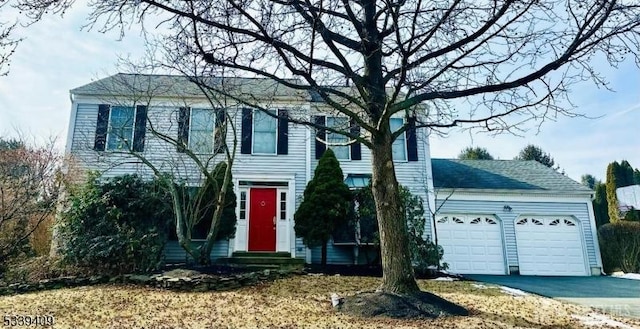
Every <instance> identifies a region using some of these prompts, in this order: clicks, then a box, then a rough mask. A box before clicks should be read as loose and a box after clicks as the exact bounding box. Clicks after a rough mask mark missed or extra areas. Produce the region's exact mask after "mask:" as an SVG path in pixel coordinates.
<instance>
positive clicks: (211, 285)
mask: <svg viewBox="0 0 640 329" xmlns="http://www.w3.org/2000/svg"><path fill="white" fill-rule="evenodd" d="M301 273H302V272H301V271H290V270H262V271H257V272H248V273H241V274H231V275H225V276H216V275H208V274H200V273H198V274H195V275H188V276H174V275H167V273H163V274H153V275H140V274H126V275H118V276H114V277H109V276H91V277H88V278H87V277H75V276H66V277H60V278H55V279H46V280H40V281H38V282H36V283H13V284H9V285H7V286H0V296H3V295H14V294H21V293H27V292H34V291H41V290H51V289H60V288H70V287H78V286H90V285H96V284H105V283H118V284H134V285H142V286H147V287H155V288H161V289H168V290H174V291H194V292H203V291H223V290H231V289H237V288H240V287H244V286H251V285H254V284H256V283H259V282H266V281H273V280H277V279H281V278H286V277H289V276H291V275H294V274H301Z"/></svg>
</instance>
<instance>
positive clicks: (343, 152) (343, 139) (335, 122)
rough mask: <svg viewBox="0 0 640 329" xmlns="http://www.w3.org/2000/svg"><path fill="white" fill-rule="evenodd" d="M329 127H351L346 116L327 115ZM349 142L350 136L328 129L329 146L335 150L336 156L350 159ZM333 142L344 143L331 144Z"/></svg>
mask: <svg viewBox="0 0 640 329" xmlns="http://www.w3.org/2000/svg"><path fill="white" fill-rule="evenodd" d="M327 127H330V128H334V129H338V130H345V131H346V129H347V128H348V127H349V119H348V118H344V117H327ZM347 142H349V138H348V137H347V136H345V135H340V134H336V133H333V132H330V131H327V143H328V144H329V145H327V147H328V148H330V149H331V150H333V153H335V155H336V158H338V159H342V160H348V159H350V154H349V149H350V147H349V145H346V143H347ZM331 144H344V145H331Z"/></svg>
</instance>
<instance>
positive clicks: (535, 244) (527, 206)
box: [66, 74, 602, 275]
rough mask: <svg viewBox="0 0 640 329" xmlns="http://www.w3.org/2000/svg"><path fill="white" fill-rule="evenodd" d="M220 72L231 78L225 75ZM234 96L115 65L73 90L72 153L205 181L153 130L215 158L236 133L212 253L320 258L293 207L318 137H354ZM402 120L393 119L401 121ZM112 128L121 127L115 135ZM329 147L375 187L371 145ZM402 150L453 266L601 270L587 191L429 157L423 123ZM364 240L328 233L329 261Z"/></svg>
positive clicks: (276, 104)
mask: <svg viewBox="0 0 640 329" xmlns="http://www.w3.org/2000/svg"><path fill="white" fill-rule="evenodd" d="M211 82H213V83H216V82H218V83H221V84H222V80H215V79H212V81H211ZM224 85H225V88H233V93H234V95H241V96H242V97H251V100H252V102H254V104H259V105H260V106H261V107H264V108H268V109H272V111H273V112H272V113H273V114H278V115H280V116H283V115H287V116H291V117H296V116H297V117H302V118H306V119H307V120H310V121H312V122H314V123H316V124H319V125H324V126H328V127H332V126H347V127H351V129H353V130H352V132H357V131H358V128H357V127H355V126H354V125H351V124H350V122H349V120H348V119H347V118H344V117H340V116H338V115H333V114H330V113H329V112H328V111H327V107H326V105H325V104H324V103H323V102H322V101H320V100H319V99H318V97H317V96H315V95H313V94H310V93H308V92H303V91H298V90H294V89H290V88H286V87H285V86H283V85H279V84H276V83H274V82H272V81H270V80H264V79H248V78H234V79H225V81H224ZM232 98H233V97H229V98H221V97H218V98H216V100H215V102H211V101H210V100H209V99H207V98H206V97H204V96H203V92H202V91H201V90H200V89H199V88H198V87H197V86H196V85H195V84H193V83H191V82H190V81H189V80H188V79H187V78H185V77H180V76H166V75H138V74H116V75H114V76H110V77H107V78H104V79H101V80H98V81H95V82H92V83H89V84H86V85H84V86H81V87H78V88H75V89H73V90H71V100H72V110H71V118H70V121H69V136H68V141H67V146H66V150H67V153H68V154H70V155H71V156H72V157H73V158H74V159H75V161H76V163H77V164H79V166H81V167H82V168H84V169H91V170H98V171H100V172H102V174H103V175H104V176H106V177H112V176H117V175H122V174H133V173H136V174H140V175H142V176H145V177H150V176H151V175H152V172H151V171H150V170H149V168H148V167H147V166H146V165H144V164H142V163H140V161H137V159H136V158H135V157H133V156H131V155H129V154H126V153H127V152H122V150H123V147H126V148H129V147H131V149H132V151H133V152H138V153H139V154H142V155H144V157H145V158H146V159H149V161H151V162H153V163H154V164H155V165H156V166H157V167H158V168H161V169H162V170H163V171H167V172H172V173H173V174H175V175H178V176H179V177H181V178H183V179H184V180H185V181H186V182H187V184H192V185H193V186H198V184H199V183H200V180H201V177H200V175H199V172H198V171H197V170H195V168H194V167H193V165H192V164H189V163H190V162H189V161H186V157H185V155H184V153H183V152H184V151H183V150H180V149H178V148H176V147H175V146H168V144H167V143H166V142H164V141H162V140H161V138H158V137H157V135H156V134H151V133H149V131H150V129H153V130H154V131H158V132H162V133H163V134H166V136H171V137H172V138H176V139H178V140H181V141H183V142H184V143H185V145H187V147H189V148H190V149H191V150H193V151H194V152H195V153H198V154H202V155H203V158H207V159H208V158H212V157H213V160H214V161H213V162H217V161H223V160H224V156H223V155H222V154H217V153H218V152H219V147H218V146H219V145H220V138H226V142H227V144H228V145H232V144H233V141H234V137H235V139H236V140H237V142H238V148H237V149H238V154H237V156H236V158H235V162H234V166H233V184H234V188H235V191H236V195H237V197H238V206H237V212H236V213H237V217H238V222H237V227H236V234H235V237H234V238H233V239H231V240H229V241H227V240H222V241H218V242H216V245H215V247H214V250H213V252H212V254H211V258H212V259H217V258H223V257H229V256H231V255H233V254H234V253H238V252H278V253H279V254H280V255H287V256H288V257H292V258H298V259H303V260H305V261H306V262H307V263H316V262H319V260H320V250H319V248H307V247H306V246H305V245H304V244H303V243H302V240H301V239H300V238H298V237H296V236H295V232H294V229H293V227H294V223H293V214H294V212H295V210H296V207H297V206H298V205H299V203H300V201H301V196H302V194H303V191H304V188H305V186H306V184H307V182H308V181H309V180H310V179H311V178H312V175H313V172H314V170H315V167H316V165H317V163H318V159H319V158H320V156H321V155H322V154H323V152H324V151H325V149H326V147H327V146H326V145H325V144H324V143H322V142H320V140H328V141H329V142H332V143H334V144H339V143H340V142H343V141H345V140H344V137H342V136H341V135H337V134H331V133H327V132H324V131H316V130H314V129H312V128H309V127H306V126H303V125H298V124H293V123H291V122H287V121H285V120H279V119H277V118H275V117H272V116H269V115H266V114H265V113H263V112H261V111H258V110H255V109H252V108H251V107H248V106H246V105H240V104H238V103H236V102H234V101H232ZM212 104H214V105H212ZM220 108H225V109H226V111H220V110H219V109H220ZM226 115H228V116H229V117H228V118H227V117H225V116H226ZM225 119H229V120H228V122H232V124H233V125H232V126H233V129H229V127H227V129H226V132H225V133H221V131H224V130H220V129H219V123H220V122H223V121H224V120H225ZM404 120H405V118H403V117H397V118H392V121H391V124H392V128H393V127H400V126H402V125H403V124H404ZM114 127H118V130H119V131H120V136H115V134H114V133H113V131H114ZM233 131H236V134H235V135H234V134H233ZM123 132H124V135H125V138H124V139H125V140H126V143H123V137H122V133H123ZM225 135H226V136H225ZM329 147H331V148H332V149H333V150H334V152H335V154H336V156H337V157H338V159H339V161H340V165H341V167H342V170H343V172H344V175H345V182H346V183H347V184H348V185H350V186H351V187H352V188H358V187H362V186H365V185H366V184H367V183H368V180H369V177H370V173H371V158H370V152H369V151H368V150H367V148H366V147H361V145H360V144H358V143H355V144H351V145H347V146H329ZM393 158H394V162H395V168H396V175H397V178H398V181H399V182H400V183H401V184H402V185H404V186H406V187H408V188H409V189H410V190H411V192H412V193H414V194H416V195H419V196H421V197H422V198H423V199H424V200H425V204H427V205H428V206H429V208H430V209H431V211H432V212H435V213H436V216H435V218H434V219H433V220H431V219H430V220H428V221H427V222H428V223H429V224H428V225H427V227H426V230H425V231H426V233H425V234H426V235H428V236H429V237H430V238H431V239H432V240H434V239H437V240H438V243H439V244H440V245H442V246H443V247H444V250H445V256H444V260H445V261H446V262H447V263H448V264H449V266H450V269H451V271H452V272H456V273H463V274H471V273H477V274H503V275H508V274H517V273H520V274H530V275H598V274H600V272H601V268H602V264H601V259H600V252H599V249H598V243H597V235H596V230H595V221H594V215H593V210H592V207H591V195H592V193H593V191H591V190H590V189H588V188H585V187H583V186H581V185H580V184H578V183H576V182H575V181H572V180H571V179H569V178H567V177H566V176H563V175H561V174H559V173H557V172H555V171H554V170H552V169H549V168H547V167H544V166H542V165H540V164H538V163H536V162H532V161H482V160H478V161H462V160H447V159H431V157H430V153H429V142H428V131H427V130H425V129H420V130H417V131H416V130H415V129H408V130H407V131H406V133H405V134H403V135H401V136H400V137H399V138H398V139H397V140H396V142H395V143H394V145H393ZM354 247H355V244H354V243H353V242H349V241H347V242H346V243H345V242H338V241H332V242H331V243H330V245H329V248H328V257H327V258H328V262H329V263H334V264H353V263H357V262H362V258H363V255H362V254H358V253H357V252H354V250H355V251H357V250H358V248H354ZM165 258H166V261H167V262H179V261H184V260H185V258H186V255H185V253H184V251H182V249H181V248H180V247H179V246H178V245H177V243H175V242H173V243H169V245H168V246H167V247H166V250H165Z"/></svg>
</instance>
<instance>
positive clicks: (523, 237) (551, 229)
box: [515, 216, 589, 276]
mask: <svg viewBox="0 0 640 329" xmlns="http://www.w3.org/2000/svg"><path fill="white" fill-rule="evenodd" d="M515 231H516V246H517V250H518V264H519V269H520V274H522V275H553V276H556V275H557V276H571V275H589V272H588V267H587V263H586V260H585V250H584V246H583V242H582V240H583V239H582V236H583V234H582V232H581V230H580V225H579V223H578V222H577V221H576V220H575V219H573V218H571V217H540V216H521V217H519V218H518V219H516V222H515Z"/></svg>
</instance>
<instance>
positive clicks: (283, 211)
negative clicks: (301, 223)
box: [280, 192, 287, 220]
mask: <svg viewBox="0 0 640 329" xmlns="http://www.w3.org/2000/svg"><path fill="white" fill-rule="evenodd" d="M286 219H287V193H286V192H280V220H286Z"/></svg>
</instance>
